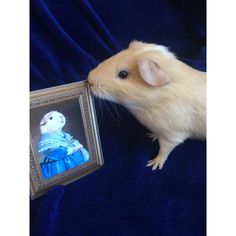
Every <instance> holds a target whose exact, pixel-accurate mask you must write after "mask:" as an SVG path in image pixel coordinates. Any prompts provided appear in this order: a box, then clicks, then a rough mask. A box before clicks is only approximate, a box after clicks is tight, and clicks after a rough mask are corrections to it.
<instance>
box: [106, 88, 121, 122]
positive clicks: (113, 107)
mask: <svg viewBox="0 0 236 236" xmlns="http://www.w3.org/2000/svg"><path fill="white" fill-rule="evenodd" d="M103 95H104V97H105V99H106V101H108V102H109V103H110V105H111V107H112V109H113V110H114V111H115V114H116V115H115V116H113V114H114V112H111V110H110V109H109V108H108V106H107V105H106V101H104V104H105V106H106V108H107V109H108V111H109V112H110V113H111V114H112V116H113V117H114V118H115V119H116V120H117V121H118V123H120V116H119V113H118V111H117V108H116V107H115V105H114V104H113V103H112V102H111V101H110V100H111V96H110V95H109V94H108V93H107V92H105V91H104V94H103Z"/></svg>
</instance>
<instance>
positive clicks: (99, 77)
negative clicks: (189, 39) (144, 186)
mask: <svg viewBox="0 0 236 236" xmlns="http://www.w3.org/2000/svg"><path fill="white" fill-rule="evenodd" d="M88 81H89V84H90V87H91V90H92V92H93V93H94V94H95V95H96V96H98V97H101V98H104V99H108V100H111V101H113V102H116V103H119V104H122V105H123V106H125V107H126V108H127V109H128V110H129V111H130V112H131V113H132V114H133V115H134V116H135V117H136V118H137V119H138V120H139V121H140V122H141V123H142V124H143V125H145V126H146V127H147V128H148V129H149V130H150V131H151V132H152V134H151V137H152V138H153V139H158V141H159V146H160V150H159V153H158V155H157V156H156V157H155V158H154V159H153V160H150V161H149V163H148V164H147V166H152V169H153V170H155V169H156V168H158V167H159V169H161V168H162V167H163V164H164V163H165V161H166V160H167V158H168V155H169V154H170V152H171V151H172V150H173V149H174V148H175V147H176V146H177V145H178V144H180V143H182V142H183V141H184V140H185V139H187V138H197V139H204V138H205V137H206V73H205V72H201V71H198V70H196V69H194V68H192V67H190V66H188V65H186V64H185V63H183V62H181V61H180V60H178V59H177V58H176V57H175V55H174V54H173V53H171V52H170V51H169V50H168V49H167V48H166V47H164V46H160V45H156V44H147V43H143V42H137V41H134V42H131V43H130V45H129V47H128V49H126V50H124V51H121V52H120V53H118V54H116V55H115V56H113V57H111V58H109V59H107V60H105V61H104V62H102V63H101V64H99V65H98V66H97V67H96V68H95V69H94V70H92V71H91V72H90V73H89V76H88Z"/></svg>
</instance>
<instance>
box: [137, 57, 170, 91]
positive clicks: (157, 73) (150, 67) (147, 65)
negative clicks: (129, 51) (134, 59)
mask: <svg viewBox="0 0 236 236" xmlns="http://www.w3.org/2000/svg"><path fill="white" fill-rule="evenodd" d="M138 69H139V73H140V75H141V77H142V79H143V80H144V81H145V82H146V83H148V84H149V85H151V86H155V87H161V86H163V85H165V84H168V83H169V82H170V79H169V76H168V75H167V74H166V73H165V72H164V71H163V70H162V69H161V68H160V67H159V65H157V64H156V63H155V62H153V61H150V60H141V61H139V62H138Z"/></svg>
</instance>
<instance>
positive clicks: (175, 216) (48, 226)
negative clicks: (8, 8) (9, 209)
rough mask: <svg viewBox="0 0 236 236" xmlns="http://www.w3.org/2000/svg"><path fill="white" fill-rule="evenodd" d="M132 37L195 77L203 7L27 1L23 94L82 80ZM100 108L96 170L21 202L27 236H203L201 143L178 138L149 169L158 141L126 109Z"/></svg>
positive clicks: (186, 2)
mask: <svg viewBox="0 0 236 236" xmlns="http://www.w3.org/2000/svg"><path fill="white" fill-rule="evenodd" d="M134 39H136V40H142V41H145V42H152V43H157V44H163V45H166V46H168V47H169V48H170V49H171V50H172V51H173V52H174V53H176V55H177V56H178V57H179V58H180V59H181V60H182V61H184V62H186V63H187V64H189V65H191V66H193V67H195V68H198V69H200V70H203V71H205V70H206V3H205V1H204V0H145V1H144V0H136V1H135V0H119V1H108V0H99V1H98V0H90V1H85V0H56V1H55V0H51V1H50V0H45V1H42V0H31V3H30V78H31V80H30V89H31V90H36V89H42V88H47V87H51V86H56V85H61V84H67V83H71V82H75V81H80V80H84V79H86V77H87V74H88V72H89V71H90V70H91V69H93V68H94V67H95V66H96V65H97V64H98V63H99V62H101V61H103V60H104V59H106V58H108V57H110V56H112V55H114V54H115V53H117V52H118V51H119V50H121V49H124V48H126V47H127V46H128V44H129V42H130V41H131V40H134ZM100 102H101V101H100ZM100 102H99V101H98V100H97V99H96V100H95V103H96V109H97V115H98V124H99V129H100V136H101V142H102V148H103V153H104V159H105V166H104V167H103V168H101V169H100V170H98V171H96V172H94V173H93V174H91V175H88V176H86V177H84V178H83V179H81V180H78V181H76V182H74V183H72V184H70V185H67V186H57V187H54V188H53V189H51V191H49V192H48V194H46V195H45V196H43V197H41V198H39V199H36V200H33V201H31V235H40V236H41V235H43V236H47V235H50V236H51V235H69V236H70V235H71V236H72V235H80V236H81V235H82V236H84V235H85V236H87V235H89V236H90V235H91V236H93V235H96V236H97V235H105V236H106V235H115V236H116V235H122V236H123V235H124V236H125V235H127V236H133V235H134V236H139V235H140V236H141V235H158V236H172V235H173V236H185V235H186V236H204V235H206V143H205V141H197V140H187V141H186V142H185V143H184V144H182V145H180V146H178V147H177V148H176V149H175V150H174V151H173V152H172V153H171V154H170V156H169V158H168V161H167V162H166V163H165V165H164V167H163V169H162V170H161V171H159V170H158V171H155V172H153V171H151V169H150V168H147V167H145V165H146V162H147V161H148V160H149V159H152V158H153V157H155V155H156V154H157V152H158V149H159V148H158V143H157V142H154V143H152V141H151V139H150V138H148V137H147V135H146V133H147V132H148V131H147V130H146V128H145V127H143V126H141V125H140V124H139V123H138V122H137V121H136V119H135V118H134V117H133V116H132V115H130V113H129V112H128V111H127V110H126V109H124V108H123V107H121V106H118V105H116V109H117V110H118V112H119V115H117V113H116V112H115V110H114V108H113V105H111V104H110V103H109V102H101V103H100Z"/></svg>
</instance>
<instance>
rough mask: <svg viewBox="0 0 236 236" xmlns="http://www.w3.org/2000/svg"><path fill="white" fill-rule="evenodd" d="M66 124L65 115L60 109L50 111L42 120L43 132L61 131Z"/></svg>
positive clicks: (41, 129) (41, 128)
mask: <svg viewBox="0 0 236 236" xmlns="http://www.w3.org/2000/svg"><path fill="white" fill-rule="evenodd" d="M65 124H66V118H65V116H64V115H63V114H62V113H60V112H58V111H50V112H48V113H47V114H45V115H44V116H43V118H42V120H41V121H40V131H41V134H45V133H52V132H58V131H61V130H62V128H63V127H64V126H65Z"/></svg>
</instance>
